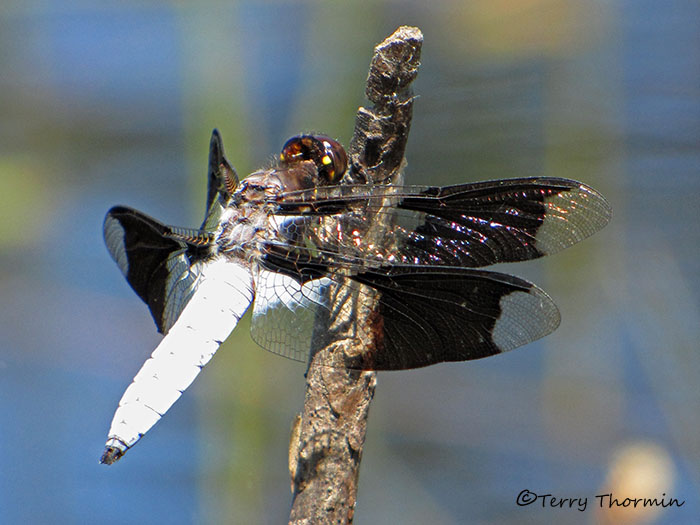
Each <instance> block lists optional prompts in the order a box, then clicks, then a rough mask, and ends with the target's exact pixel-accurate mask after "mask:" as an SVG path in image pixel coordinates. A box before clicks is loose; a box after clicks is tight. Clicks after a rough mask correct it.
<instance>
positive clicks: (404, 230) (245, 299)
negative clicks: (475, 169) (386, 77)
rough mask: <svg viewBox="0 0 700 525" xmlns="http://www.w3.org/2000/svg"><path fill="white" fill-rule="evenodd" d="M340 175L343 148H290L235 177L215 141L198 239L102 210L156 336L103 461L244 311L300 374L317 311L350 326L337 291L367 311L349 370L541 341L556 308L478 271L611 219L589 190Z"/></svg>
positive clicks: (302, 140)
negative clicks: (364, 346) (366, 343)
mask: <svg viewBox="0 0 700 525" xmlns="http://www.w3.org/2000/svg"><path fill="white" fill-rule="evenodd" d="M350 171H352V170H348V156H347V154H346V152H345V149H344V148H343V146H342V145H341V144H340V143H339V142H338V141H336V140H334V139H331V138H329V137H326V136H322V135H299V136H296V137H293V138H291V139H289V140H288V141H287V142H286V143H285V144H284V146H283V148H282V151H281V153H280V155H279V158H278V159H277V160H276V162H275V163H274V165H273V166H271V167H268V168H265V169H261V170H258V171H255V172H254V173H252V174H250V175H249V176H248V177H246V178H245V179H243V180H239V177H238V175H237V173H236V171H235V169H234V168H233V167H232V166H231V164H230V163H229V161H228V160H227V158H226V156H225V154H224V148H223V143H222V139H221V135H220V134H219V132H218V131H217V130H214V132H213V134H212V137H211V142H210V151H209V163H208V188H207V198H206V214H205V218H204V221H203V223H202V225H201V227H199V228H182V227H174V226H168V225H165V224H163V223H161V222H159V221H157V220H156V219H153V218H151V217H149V216H148V215H146V214H144V213H142V212H140V211H137V210H135V209H133V208H129V207H126V206H115V207H113V208H112V209H110V210H109V212H108V213H107V216H106V218H105V221H104V239H105V243H106V245H107V249H108V251H109V253H110V255H111V256H112V258H113V259H114V261H115V262H116V263H117V266H118V267H119V269H120V270H121V272H122V274H123V275H124V277H125V278H126V280H127V282H128V283H129V285H130V286H131V288H133V290H134V291H135V292H136V294H137V295H138V296H139V297H140V298H141V299H142V300H143V301H144V302H145V303H146V305H147V306H148V309H149V310H150V313H151V315H152V316H153V319H154V321H155V324H156V326H157V328H158V331H159V332H161V333H162V334H163V335H164V337H163V339H162V340H161V342H160V344H159V345H158V346H157V348H156V349H155V350H154V351H153V353H152V355H151V356H150V358H149V359H147V360H146V362H145V363H144V364H143V366H142V368H141V369H140V370H139V372H138V373H137V374H136V376H135V377H134V379H133V381H132V382H131V384H130V385H129V386H128V388H127V389H126V391H125V392H124V394H123V396H122V398H121V401H120V402H119V405H118V408H117V409H116V412H115V414H114V418H113V421H112V425H111V428H110V430H109V433H108V438H107V442H106V445H105V449H104V452H103V455H102V457H101V458H100V462H101V463H105V464H112V463H114V462H115V461H117V460H118V459H119V458H121V457H122V456H123V455H124V454H125V452H126V451H127V450H129V449H130V448H131V447H133V446H134V445H135V444H136V443H137V442H138V441H139V440H140V439H141V437H142V436H143V435H144V434H145V433H146V432H147V431H148V430H149V429H150V428H151V427H152V426H153V425H154V424H155V423H156V422H157V421H158V420H160V418H161V417H162V416H163V415H164V414H165V413H166V412H167V411H168V410H169V409H170V407H171V406H172V405H173V404H174V403H175V401H177V399H178V398H179V397H180V396H181V394H182V393H183V392H184V391H185V390H186V389H187V388H188V387H189V385H190V384H191V383H192V382H193V381H194V379H195V378H196V377H197V375H198V374H199V372H200V371H201V370H202V368H203V367H204V366H205V365H206V364H207V363H208V362H209V361H210V359H211V358H212V356H213V355H214V353H215V352H216V351H217V349H218V348H219V346H220V345H221V344H222V343H223V342H224V341H225V340H226V338H227V337H228V336H229V334H230V333H231V332H232V331H233V329H234V328H235V327H236V324H237V323H238V321H239V320H240V319H241V317H242V316H243V314H244V313H245V312H246V310H247V309H248V308H249V307H250V306H251V304H252V305H253V314H252V323H251V335H252V338H253V340H254V341H255V342H257V343H258V344H259V345H260V346H262V347H263V348H265V349H267V350H270V351H272V352H274V353H277V354H280V355H284V356H286V357H289V358H292V359H295V360H299V361H304V362H307V363H308V362H309V359H310V358H311V356H313V355H314V349H317V348H318V347H319V346H320V345H322V344H323V343H324V337H323V334H322V333H321V332H322V331H319V330H318V328H316V329H315V327H316V326H317V321H318V319H319V314H321V313H322V314H324V315H326V316H327V317H328V316H335V317H336V318H337V317H343V316H345V317H347V319H345V318H341V319H334V321H340V322H352V321H353V319H352V318H351V316H352V315H353V313H352V311H351V310H347V309H345V310H343V309H340V310H339V309H334V308H333V304H332V301H331V296H332V294H331V292H332V290H334V289H337V288H338V287H346V288H347V289H349V290H351V291H352V293H354V294H355V295H354V297H355V298H356V299H355V300H356V302H357V304H360V305H362V304H365V305H366V306H367V307H368V308H371V311H372V314H371V315H372V322H371V323H368V324H366V325H364V327H360V328H359V329H358V330H357V331H356V332H354V333H355V337H357V338H358V340H371V341H372V348H371V351H369V352H364V353H359V354H358V355H354V356H348V358H347V359H346V360H345V361H344V362H343V366H347V367H348V368H353V369H359V370H378V371H382V370H404V369H411V368H419V367H424V366H429V365H433V364H436V363H442V362H451V361H466V360H472V359H480V358H483V357H487V356H491V355H495V354H499V353H502V352H506V351H509V350H512V349H514V348H517V347H519V346H522V345H525V344H527V343H530V342H532V341H535V340H537V339H539V338H541V337H544V336H545V335H547V334H549V333H551V332H553V331H554V330H555V329H556V328H557V326H558V325H559V322H560V314H559V310H558V309H557V307H556V305H555V304H554V302H553V301H552V299H551V298H550V297H549V296H548V295H547V294H546V293H545V292H544V291H543V290H541V289H540V288H538V287H537V286H536V285H534V284H532V283H530V282H528V281H526V280H524V279H521V278H518V277H515V276H513V275H509V274H505V273H500V272H496V271H490V270H483V269H482V268H483V267H485V266H490V265H493V264H496V263H504V262H516V261H526V260H531V259H536V258H539V257H542V256H545V255H550V254H553V253H556V252H558V251H560V250H562V249H564V248H566V247H568V246H571V245H573V244H575V243H577V242H579V241H581V240H583V239H585V238H586V237H588V236H590V235H592V234H593V233H595V232H597V231H598V230H600V229H601V228H603V227H604V226H605V225H606V224H607V223H608V222H609V220H610V218H611V214H612V210H611V208H610V205H609V204H608V203H607V201H606V200H605V198H604V197H603V196H602V195H601V194H600V193H598V192H597V191H596V190H594V189H593V188H591V187H589V186H587V185H585V184H582V183H580V182H577V181H574V180H569V179H564V178H553V177H531V178H514V179H502V180H492V181H485V182H476V183H465V184H458V185H453V186H443V187H439V186H404V185H393V184H374V183H364V184H348V183H344V182H343V179H344V177H345V176H346V175H347V174H348V173H349V172H350ZM368 332H372V333H368ZM334 366H336V365H334Z"/></svg>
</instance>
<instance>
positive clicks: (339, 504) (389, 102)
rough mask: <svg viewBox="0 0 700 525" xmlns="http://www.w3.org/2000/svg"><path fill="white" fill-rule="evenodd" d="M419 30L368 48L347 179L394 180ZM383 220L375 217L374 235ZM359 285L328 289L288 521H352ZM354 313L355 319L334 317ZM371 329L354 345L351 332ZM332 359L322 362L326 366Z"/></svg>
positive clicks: (359, 434)
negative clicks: (363, 98)
mask: <svg viewBox="0 0 700 525" xmlns="http://www.w3.org/2000/svg"><path fill="white" fill-rule="evenodd" d="M422 43H423V35H422V34H421V32H420V30H419V29H417V28H414V27H400V28H399V29H397V30H396V31H395V32H394V33H393V34H392V35H391V36H390V37H388V38H387V39H386V40H385V41H384V42H382V43H381V44H379V45H378V46H377V47H376V48H375V49H374V56H373V58H372V62H371V65H370V70H369V75H368V77H367V86H366V90H365V93H366V95H367V98H368V99H369V100H370V101H371V102H372V103H373V104H374V105H373V107H371V108H364V107H361V108H360V109H359V110H358V112H357V118H356V121H355V132H354V135H353V138H352V141H351V144H350V149H349V158H350V165H351V168H350V171H349V174H348V177H347V179H348V180H347V182H355V183H357V182H369V183H379V184H382V183H394V184H395V183H399V182H400V178H401V168H402V166H403V156H404V150H405V147H406V140H407V138H408V132H409V129H410V124H411V116H412V108H413V96H412V94H411V91H410V85H411V82H412V81H413V79H414V78H415V77H416V75H417V73H418V66H419V60H420V51H421V45H422ZM386 226H387V225H386V224H383V223H382V221H381V220H377V221H373V225H372V230H371V231H370V232H369V235H374V236H376V237H377V239H380V238H381V236H382V233H383V231H384V229H385V228H386ZM356 292H357V290H356V289H352V288H350V287H347V288H346V287H342V286H341V287H337V288H336V289H334V290H333V291H332V292H331V294H332V295H331V300H330V304H331V305H332V307H331V313H330V314H329V316H328V318H327V319H326V320H325V322H324V323H323V325H324V326H322V328H321V329H323V330H324V331H325V332H327V334H330V342H328V340H329V339H328V335H327V334H326V335H324V339H325V341H326V342H327V344H325V346H324V348H321V349H318V350H317V351H316V352H315V354H314V357H313V358H312V361H311V364H310V366H309V370H308V372H307V380H306V396H305V401H304V409H303V411H302V413H301V415H300V416H298V417H297V419H296V421H295V425H294V429H293V431H292V439H291V441H290V451H289V454H290V456H289V468H290V474H291V476H292V492H293V494H294V501H293V504H292V510H291V514H290V520H289V522H290V523H350V522H352V519H353V514H354V509H355V500H356V496H357V482H358V474H359V468H360V461H361V459H362V447H363V445H364V441H365V432H366V428H367V418H368V415H369V406H370V402H371V400H372V397H373V395H374V388H375V385H376V372H369V371H364V372H363V371H358V370H350V369H347V368H344V367H343V363H344V359H345V357H346V356H352V355H357V353H358V352H366V351H371V348H372V341H371V333H372V330H371V327H370V326H369V324H370V320H369V319H370V314H371V311H372V305H368V306H365V305H364V301H363V306H362V308H359V307H358V304H359V303H358V302H357V294H356ZM337 319H352V320H353V323H347V322H336V321H337ZM358 333H364V334H370V336H369V337H366V338H364V339H363V340H362V341H361V343H359V344H358V339H357V337H356V334H358ZM329 364H330V365H331V366H328V365H329Z"/></svg>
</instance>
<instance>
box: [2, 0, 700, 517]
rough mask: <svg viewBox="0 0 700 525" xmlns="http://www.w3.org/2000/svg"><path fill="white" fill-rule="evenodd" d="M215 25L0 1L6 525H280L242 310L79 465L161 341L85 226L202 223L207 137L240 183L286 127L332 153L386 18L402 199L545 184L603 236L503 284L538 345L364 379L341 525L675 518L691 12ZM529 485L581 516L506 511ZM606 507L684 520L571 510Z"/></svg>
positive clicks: (692, 335) (696, 94)
mask: <svg viewBox="0 0 700 525" xmlns="http://www.w3.org/2000/svg"><path fill="white" fill-rule="evenodd" d="M222 4H223V3H220V2H214V3H207V2H201V3H198V4H197V5H196V7H195V6H189V5H188V3H186V2H177V1H164V0H163V1H156V0H152V1H146V2H143V1H140V2H131V1H127V2H100V3H97V2H95V3H94V4H93V3H91V2H87V1H74V2H62V1H58V0H43V1H32V0H29V1H23V2H19V1H13V0H10V1H5V2H3V3H2V6H0V297H1V300H2V303H1V304H2V314H0V522H1V523H10V524H14V523H105V524H111V523H114V524H123V523H149V522H155V521H156V520H159V521H160V522H163V523H175V524H177V523H283V522H285V521H286V519H287V517H288V512H289V507H290V503H291V495H290V492H289V474H288V470H287V449H288V442H289V433H290V424H291V422H292V419H293V417H294V414H296V413H297V412H298V411H299V410H300V409H301V406H302V403H303V392H304V378H303V373H304V366H303V365H301V364H298V363H295V362H292V361H288V360H285V359H283V358H279V357H276V356H274V355H272V354H269V353H267V352H265V351H263V350H261V349H259V348H258V347H257V346H256V345H255V344H254V343H253V342H252V340H251V339H250V336H249V334H248V324H249V318H248V317H246V318H245V320H244V322H243V323H242V326H239V328H238V329H237V330H236V331H235V333H234V335H233V336H232V337H230V338H229V340H228V341H227V343H226V344H225V345H224V346H223V347H222V349H221V350H220V351H219V353H218V354H217V355H216V357H215V358H214V359H213V361H212V363H211V364H210V366H208V367H207V368H206V369H205V370H204V372H203V373H202V374H201V375H200V377H199V379H198V380H197V381H196V383H195V384H194V385H193V387H192V388H191V389H190V390H188V391H187V392H186V394H185V395H184V396H183V397H182V399H181V400H180V401H179V402H178V403H177V404H176V405H175V406H174V407H173V408H172V410H171V411H170V412H169V413H168V414H167V415H166V416H165V417H164V418H163V420H162V421H161V422H160V423H159V424H158V425H157V426H156V427H154V428H153V429H152V430H151V431H150V432H149V433H148V435H147V436H146V437H145V438H144V439H143V440H142V441H141V442H140V443H139V444H138V446H136V447H135V448H134V449H133V450H131V451H130V452H129V453H128V454H127V455H126V457H125V458H124V459H123V460H122V461H120V462H119V463H118V464H116V465H114V466H112V467H106V466H103V465H99V464H98V462H97V460H98V458H99V456H100V454H101V452H102V448H103V445H104V441H105V438H106V433H107V430H108V427H109V424H110V421H111V419H112V415H113V413H114V410H115V408H116V406H117V402H118V401H119V398H120V397H121V395H122V393H123V391H124V389H125V388H126V386H127V385H128V384H129V382H130V381H131V379H132V377H133V375H134V374H135V373H136V371H137V370H138V369H139V368H140V366H141V364H142V363H143V361H144V360H145V359H146V357H147V356H148V355H150V353H151V351H152V349H153V348H154V347H155V346H156V345H157V343H158V341H159V336H158V335H157V334H156V330H155V326H154V324H153V322H152V320H151V317H150V315H149V313H148V311H147V309H146V307H145V305H143V304H142V303H141V302H140V300H139V299H138V297H137V296H136V295H135V294H134V293H133V292H132V291H131V289H130V288H129V287H128V285H127V284H126V282H125V280H124V279H123V278H122V276H121V274H120V273H119V271H118V269H117V267H116V265H115V264H114V263H113V261H112V260H111V259H110V258H109V256H108V254H107V251H106V249H105V247H104V243H103V241H102V220H103V217H104V214H105V212H106V211H107V210H108V209H109V208H110V207H111V206H112V205H114V204H127V205H130V206H133V207H136V208H138V209H141V210H143V211H145V212H146V213H148V214H150V215H152V216H154V217H157V218H159V219H161V220H163V221H164V222H166V223H172V224H176V225H182V226H197V225H199V224H200V222H201V220H202V217H203V213H204V201H205V188H206V162H207V154H208V143H209V136H210V133H211V130H212V128H214V127H218V128H219V129H220V130H221V133H222V135H223V138H224V144H225V146H226V152H227V154H228V157H229V159H230V160H231V161H232V163H233V164H234V165H235V166H236V168H237V169H238V171H239V173H241V174H246V173H249V172H250V171H252V170H253V169H256V168H258V167H260V166H264V165H265V164H267V163H269V162H270V160H271V159H272V158H273V156H274V155H275V154H276V153H277V152H278V151H279V149H280V147H281V145H282V144H283V142H284V140H286V138H288V137H290V136H291V135H294V134H296V133H299V132H310V131H316V132H324V133H326V134H329V135H331V136H334V137H337V138H339V139H340V140H341V141H343V142H344V143H347V141H348V140H349V138H350V136H351V134H352V130H353V125H354V115H355V111H356V110H357V107H358V106H359V105H361V104H363V103H364V99H363V92H364V81H365V77H366V74H367V67H368V64H369V60H370V58H371V55H372V49H373V47H374V45H375V44H377V43H378V42H380V41H381V40H383V39H384V38H385V37H386V36H388V35H389V34H390V33H391V32H393V31H394V29H396V27H398V26H399V25H402V24H410V25H417V26H419V27H420V28H421V30H422V31H423V32H424V35H425V44H424V47H423V58H422V63H423V65H422V68H421V70H420V74H419V76H418V79H417V81H416V83H415V86H414V89H415V93H416V94H417V95H419V98H418V100H417V101H416V104H415V110H414V114H415V116H414V119H413V127H412V133H411V137H410V140H409V143H408V148H407V160H408V168H407V171H406V174H407V175H406V178H407V182H409V183H414V184H450V183H458V182H464V181H476V180H484V179H492V178H507V177H523V176H535V175H546V176H562V177H569V178H574V179H578V180H581V181H584V182H586V183H587V184H590V185H592V186H594V187H595V188H597V189H598V190H600V191H601V192H602V193H603V194H604V195H605V196H606V197H607V198H608V200H609V201H610V203H611V204H612V206H613V209H614V217H613V221H612V223H611V224H610V225H609V226H608V227H607V228H606V229H605V230H603V231H602V232H601V233H599V234H597V235H596V236H595V237H593V238H591V239H588V240H586V241H585V242H583V243H581V244H580V245H577V246H575V247H573V248H571V249H569V250H567V251H566V252H564V253H561V254H558V255H556V256H553V257H550V258H547V259H543V260H539V261H534V262H530V263H521V264H518V265H508V267H507V268H505V270H506V271H508V272H511V273H515V274H517V275H519V276H521V277H525V278H528V279H531V280H533V281H535V282H537V283H538V284H539V285H540V286H542V287H543V288H544V289H545V290H547V291H548V292H549V293H550V294H551V295H552V297H553V298H554V300H555V301H556V302H557V304H558V305H559V307H560V309H561V312H562V318H563V321H562V324H561V326H560V328H559V329H558V330H557V331H556V332H555V333H554V334H553V335H551V336H549V337H547V338H546V339H545V340H543V341H540V342H538V343H534V344H531V345H529V346H527V347H525V348H521V349H518V350H516V351H514V352H511V353H509V354H505V355H501V356H496V357H492V358H489V359H486V360H482V361H477V362H471V363H459V364H449V365H445V364H444V365H438V366H434V367H431V368H428V369H423V370H415V371H409V372H395V373H381V374H379V384H378V387H377V391H376V396H375V401H374V403H373V406H372V409H371V412H370V421H369V427H368V434H367V442H366V446H365V451H364V460H363V463H362V468H361V472H360V490H359V496H358V506H357V512H356V515H355V516H356V523H416V524H420V523H428V522H429V523H431V524H435V525H437V524H450V523H524V522H530V523H547V522H558V523H594V522H605V523H664V524H665V523H669V524H671V523H673V524H676V523H691V522H694V520H695V519H696V518H697V516H698V515H700V498H699V494H700V477H699V475H700V432H699V431H698V430H699V429H700V389H699V387H698V382H699V379H700V343H699V341H700V322H699V321H700V312H699V309H700V253H699V252H698V246H699V244H700V228H699V227H698V224H700V205H698V197H699V196H700V177H699V175H700V169H699V168H700V4H698V2H696V1H694V0H687V1H681V0H669V1H667V2H655V1H651V0H627V1H623V0H620V1H603V0H597V1H596V0H594V1H590V2H576V1H573V0H572V1H567V0H473V1H470V2H462V1H447V0H446V1H439V2H430V3H428V2H419V1H413V2H411V1H394V2H390V1H374V2H357V1H346V2H342V3H340V2H338V3H333V4H332V5H330V3H328V4H326V3H323V2H313V1H306V2H292V1H286V2H273V1H269V2H244V1H241V2H231V3H227V5H222ZM502 269H503V268H502ZM524 489H528V490H530V491H532V492H534V493H537V494H547V493H549V494H552V495H554V496H556V497H559V498H583V497H588V500H589V502H588V507H587V509H586V511H585V512H579V511H578V510H576V508H574V509H569V508H564V509H560V508H549V507H547V508H542V504H541V501H539V502H538V503H536V504H534V505H531V506H527V507H519V506H517V505H516V497H517V495H518V493H519V492H520V491H522V490H524ZM610 492H612V493H613V494H614V496H615V497H618V498H619V499H621V500H622V499H624V498H625V497H657V498H661V497H662V494H665V496H664V497H666V498H671V497H675V498H677V499H678V500H680V501H683V500H685V504H684V506H682V507H680V508H676V507H673V508H655V509H647V510H646V511H637V512H629V511H628V512H622V511H624V510H625V509H612V510H606V511H605V512H601V511H600V509H596V508H594V507H595V506H596V504H597V500H596V499H595V496H596V495H598V494H606V493H610Z"/></svg>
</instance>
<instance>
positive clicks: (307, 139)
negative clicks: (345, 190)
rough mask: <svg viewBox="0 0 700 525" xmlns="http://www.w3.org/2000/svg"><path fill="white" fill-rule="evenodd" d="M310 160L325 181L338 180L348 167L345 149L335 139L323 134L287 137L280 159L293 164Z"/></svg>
mask: <svg viewBox="0 0 700 525" xmlns="http://www.w3.org/2000/svg"><path fill="white" fill-rule="evenodd" d="M304 160H310V161H312V162H313V163H314V164H315V165H316V169H317V170H318V174H319V176H320V177H321V178H323V179H324V180H325V182H326V183H332V182H336V181H337V180H339V179H340V178H341V177H342V176H343V174H344V173H345V170H346V169H347V167H348V157H347V155H346V154H345V149H344V148H343V146H342V145H341V144H340V142H338V141H337V140H333V139H331V138H328V137H324V136H323V135H298V136H296V137H292V138H291V139H289V140H288V141H287V142H286V143H285V144H284V147H283V148H282V152H281V153H280V161H281V162H282V163H283V164H293V163H295V162H301V161H304Z"/></svg>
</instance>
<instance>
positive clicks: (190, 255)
mask: <svg viewBox="0 0 700 525" xmlns="http://www.w3.org/2000/svg"><path fill="white" fill-rule="evenodd" d="M104 238H105V244H106V245H107V249H108V250H109V253H110V255H111V256H112V258H113V259H114V261H115V262H116V263H117V265H118V266H119V269H120V270H121V271H122V273H123V274H124V277H126V280H127V281H128V283H129V285H131V287H132V288H133V289H134V291H135V292H136V294H137V295H138V296H139V297H140V298H141V299H142V300H143V302H145V303H146V305H148V308H149V310H150V311H151V315H152V316H153V319H154V321H155V323H156V326H157V327H158V331H159V332H162V333H166V332H167V331H168V329H169V328H170V326H172V324H173V323H174V322H175V320H177V317H178V316H179V314H180V312H181V311H182V308H184V306H185V304H187V301H188V300H189V297H190V295H191V292H192V291H193V288H192V287H193V285H194V281H195V280H196V275H195V274H194V273H193V272H191V268H192V265H193V264H194V263H195V262H196V261H198V260H202V259H204V258H206V257H207V255H208V254H209V253H210V251H211V246H210V244H209V243H210V242H211V241H212V239H211V236H210V234H208V233H207V232H200V231H198V230H189V229H184V228H173V227H170V226H166V225H164V224H162V223H161V222H159V221H157V220H155V219H153V218H151V217H149V216H148V215H146V214H144V213H141V212H140V211H137V210H134V209H132V208H127V207H126V206H115V207H114V208H112V209H111V210H109V212H108V213H107V216H106V217H105V222H104Z"/></svg>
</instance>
